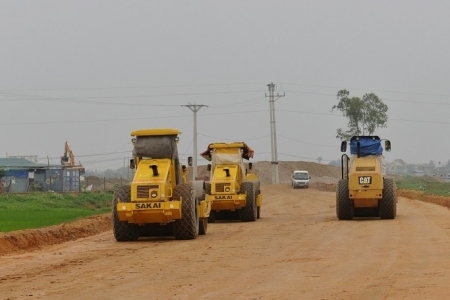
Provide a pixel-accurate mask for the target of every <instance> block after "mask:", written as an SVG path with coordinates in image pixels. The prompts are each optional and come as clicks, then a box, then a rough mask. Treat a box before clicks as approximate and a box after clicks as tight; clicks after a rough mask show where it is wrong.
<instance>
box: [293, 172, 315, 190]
mask: <svg viewBox="0 0 450 300" xmlns="http://www.w3.org/2000/svg"><path fill="white" fill-rule="evenodd" d="M310 179H311V176H309V173H308V171H294V172H293V173H292V187H293V188H294V189H296V188H298V187H301V188H309V180H310Z"/></svg>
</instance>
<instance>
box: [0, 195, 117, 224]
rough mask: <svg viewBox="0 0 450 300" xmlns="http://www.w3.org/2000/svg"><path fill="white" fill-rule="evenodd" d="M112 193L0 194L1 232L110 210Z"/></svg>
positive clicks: (61, 221) (64, 220)
mask: <svg viewBox="0 0 450 300" xmlns="http://www.w3.org/2000/svg"><path fill="white" fill-rule="evenodd" d="M111 199H112V193H79V194H69V193H64V194H59V193H31V194H6V195H5V194H2V195H0V232H9V231H14V230H21V229H29V228H40V227H45V226H50V225H56V224H61V223H64V222H67V221H73V220H77V219H80V218H84V217H88V216H92V215H98V214H103V213H107V212H110V211H111Z"/></svg>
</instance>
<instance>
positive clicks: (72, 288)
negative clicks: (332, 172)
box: [0, 184, 450, 299]
mask: <svg viewBox="0 0 450 300" xmlns="http://www.w3.org/2000/svg"><path fill="white" fill-rule="evenodd" d="M325 190H326V186H324V187H319V188H314V187H311V188H309V189H292V188H291V187H290V185H286V184H284V185H262V194H263V197H264V199H263V207H262V216H261V219H259V220H257V221H256V222H249V223H242V222H238V221H222V222H216V223H212V224H209V226H208V233H207V234H206V235H205V236H199V237H198V238H197V239H195V240H189V241H179V240H175V239H174V238H173V237H167V238H147V239H143V240H139V241H137V242H127V243H119V242H116V241H115V240H114V237H113V234H112V230H111V219H110V216H109V215H106V216H98V217H94V218H89V219H86V220H82V221H78V222H75V223H71V224H66V225H62V226H54V227H51V228H46V229H41V230H37V231H23V232H15V233H10V234H3V235H2V236H0V244H1V245H2V246H1V247H2V248H0V251H1V252H0V255H1V256H0V264H1V268H0V299H450V285H449V282H450V271H449V270H450V259H449V258H448V257H449V255H450V212H449V210H448V208H446V207H444V206H441V205H436V204H432V203H427V202H423V201H418V200H414V199H409V198H404V197H399V201H398V215H397V218H396V219H394V220H380V219H377V218H366V219H355V220H351V221H338V220H337V218H336V213H335V193H334V192H333V191H325ZM411 198H413V197H411ZM27 236H31V238H27ZM58 241H59V242H58Z"/></svg>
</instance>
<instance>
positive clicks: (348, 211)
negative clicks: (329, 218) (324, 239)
mask: <svg viewBox="0 0 450 300" xmlns="http://www.w3.org/2000/svg"><path fill="white" fill-rule="evenodd" d="M354 215H355V209H354V207H353V201H352V200H350V198H349V196H348V179H340V180H339V182H338V184H337V188H336V216H337V217H338V219H339V220H351V219H353V217H354Z"/></svg>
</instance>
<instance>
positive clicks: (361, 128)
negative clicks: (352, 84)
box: [331, 90, 388, 140]
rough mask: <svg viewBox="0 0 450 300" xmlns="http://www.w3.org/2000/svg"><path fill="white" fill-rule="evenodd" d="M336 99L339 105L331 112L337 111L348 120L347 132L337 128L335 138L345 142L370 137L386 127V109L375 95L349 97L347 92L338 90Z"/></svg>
mask: <svg viewBox="0 0 450 300" xmlns="http://www.w3.org/2000/svg"><path fill="white" fill-rule="evenodd" d="M337 99H338V100H339V103H338V104H337V105H334V106H333V107H332V109H331V110H332V111H334V110H335V109H336V110H339V111H341V112H342V115H343V116H344V117H346V118H348V130H347V131H345V130H343V129H342V128H339V129H338V130H337V135H336V138H338V139H341V140H346V139H349V138H351V137H352V136H355V135H372V134H373V133H374V132H375V130H376V129H377V128H382V127H386V124H387V120H388V115H387V111H388V107H387V105H386V104H384V103H383V101H382V100H381V99H380V98H379V97H378V96H377V95H375V94H373V93H370V94H365V95H364V96H363V97H362V98H359V97H350V92H349V91H347V90H340V91H339V92H338V93H337Z"/></svg>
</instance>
